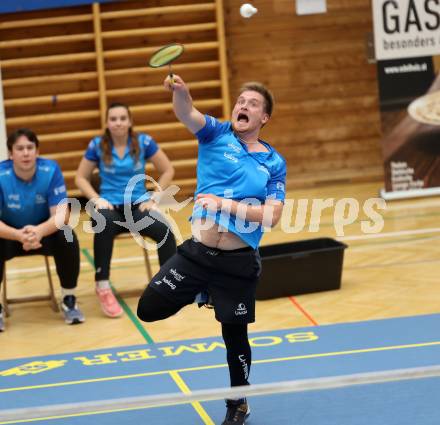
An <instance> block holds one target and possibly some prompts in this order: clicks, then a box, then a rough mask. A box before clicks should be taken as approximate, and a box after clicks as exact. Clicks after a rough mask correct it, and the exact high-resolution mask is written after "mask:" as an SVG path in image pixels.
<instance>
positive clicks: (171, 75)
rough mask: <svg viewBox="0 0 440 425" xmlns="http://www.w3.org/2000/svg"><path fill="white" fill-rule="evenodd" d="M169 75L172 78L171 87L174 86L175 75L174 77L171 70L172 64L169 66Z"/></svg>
mask: <svg viewBox="0 0 440 425" xmlns="http://www.w3.org/2000/svg"><path fill="white" fill-rule="evenodd" d="M168 75H169V76H170V83H171V85H173V84H174V75H173V71H172V69H171V63H170V64H168Z"/></svg>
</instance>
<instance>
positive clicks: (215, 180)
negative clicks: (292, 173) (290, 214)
mask: <svg viewBox="0 0 440 425" xmlns="http://www.w3.org/2000/svg"><path fill="white" fill-rule="evenodd" d="M205 119H206V124H205V126H204V127H203V128H202V129H200V130H199V131H198V132H197V133H196V136H197V139H198V140H199V156H198V162H197V189H196V195H197V194H199V193H211V194H213V195H217V196H220V197H222V198H230V199H233V200H235V201H243V200H246V202H247V203H249V204H251V203H253V204H255V205H259V204H260V205H261V204H264V202H265V201H266V199H278V200H280V201H284V198H285V181H286V161H285V160H284V158H283V157H282V156H281V155H280V154H279V153H278V152H277V151H276V150H275V149H274V148H273V147H272V146H270V145H269V144H268V143H266V142H264V141H261V140H260V142H261V143H263V144H264V146H266V148H267V149H268V152H248V149H247V145H246V144H245V143H244V142H242V141H241V140H240V138H239V137H238V136H237V135H236V134H235V133H234V131H233V129H232V123H231V122H229V121H227V122H224V123H221V122H220V121H218V120H217V119H215V118H213V117H211V116H209V115H205ZM200 217H209V218H211V219H213V220H214V221H215V222H216V223H217V224H219V225H221V226H223V227H225V228H227V229H228V230H229V231H230V232H232V233H234V234H236V235H238V236H239V237H240V238H241V239H242V240H243V241H244V242H246V243H247V244H248V245H250V246H251V247H253V248H257V247H258V245H259V243H260V240H261V237H262V235H263V227H262V226H261V224H259V225H257V224H256V223H249V222H248V221H247V220H242V219H240V218H238V217H236V216H234V215H232V214H228V213H227V212H222V211H217V212H216V213H215V212H210V211H206V210H204V209H203V208H202V207H201V206H199V205H197V204H196V205H195V207H194V210H193V214H192V218H200Z"/></svg>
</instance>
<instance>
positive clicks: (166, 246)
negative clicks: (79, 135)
mask: <svg viewBox="0 0 440 425" xmlns="http://www.w3.org/2000/svg"><path fill="white" fill-rule="evenodd" d="M147 160H148V161H150V162H151V163H152V164H153V166H154V167H155V168H156V170H157V171H158V172H159V179H158V182H157V183H158V185H159V187H160V188H161V190H163V189H165V188H166V187H167V186H168V185H169V184H170V182H171V180H172V178H173V176H174V169H173V166H172V164H171V162H170V160H169V159H168V157H167V156H166V154H165V153H164V152H163V151H162V150H161V149H159V147H158V146H157V144H156V142H155V141H154V140H153V139H152V138H151V137H150V136H149V135H147V134H143V133H135V132H134V131H133V128H132V117H131V113H130V110H129V107H128V106H127V105H125V104H123V103H113V104H111V105H110V106H109V107H108V109H107V127H106V129H105V132H104V134H103V135H102V136H98V137H95V138H94V139H93V140H92V141H91V142H90V143H89V146H88V148H87V150H86V153H85V155H84V157H83V159H82V160H81V163H80V164H79V167H78V171H77V175H76V179H75V182H76V185H77V186H78V188H79V189H80V190H81V191H82V193H83V194H84V196H86V197H87V198H88V199H91V200H93V202H94V204H95V209H96V210H97V213H99V214H100V215H101V217H100V221H101V220H102V217H103V218H104V219H105V226H95V228H96V230H95V235H94V241H93V249H94V257H95V269H96V272H95V281H96V294H97V295H98V298H99V301H100V303H101V307H102V310H103V312H104V313H105V314H106V315H107V316H109V317H118V316H120V315H121V314H122V308H121V306H120V305H119V303H118V301H117V300H116V298H115V296H114V294H113V292H112V290H111V288H110V284H109V277H110V261H111V257H112V252H113V241H114V238H115V236H116V235H118V234H119V233H123V232H127V228H126V227H123V226H121V225H119V224H118V223H117V222H122V223H124V222H125V223H127V224H129V223H132V224H133V225H134V224H135V223H137V222H139V221H141V220H143V219H144V220H143V221H144V222H146V223H148V224H147V226H146V227H145V228H143V229H140V230H139V229H137V230H136V231H138V232H139V233H140V234H141V235H142V236H147V237H150V238H152V239H153V240H154V241H155V242H157V244H158V255H159V263H160V264H161V265H162V264H164V263H165V261H166V260H167V259H168V258H170V257H171V256H172V255H173V254H174V253H175V251H176V242H175V238H174V235H173V233H172V230H171V228H170V226H169V225H168V224H167V222H166V220H165V219H164V218H163V216H161V214H160V212H159V209H158V207H157V205H156V202H155V199H157V197H156V196H155V195H156V194H155V193H149V192H148V191H147V190H146V188H145V183H146V182H145V166H146V161H147ZM96 168H97V169H98V171H99V177H100V187H99V193H98V191H97V190H95V188H94V187H93V185H92V174H93V171H94V170H95V169H96ZM127 211H128V212H129V213H130V215H131V217H130V218H128V217H126V213H127ZM94 224H97V223H96V222H95V223H94ZM102 227H104V228H103V229H102Z"/></svg>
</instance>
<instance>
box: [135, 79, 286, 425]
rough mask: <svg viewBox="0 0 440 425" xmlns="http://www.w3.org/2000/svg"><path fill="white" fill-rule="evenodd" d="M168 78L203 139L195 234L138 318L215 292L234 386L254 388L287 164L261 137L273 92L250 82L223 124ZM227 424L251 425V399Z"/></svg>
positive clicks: (234, 405)
mask: <svg viewBox="0 0 440 425" xmlns="http://www.w3.org/2000/svg"><path fill="white" fill-rule="evenodd" d="M172 78H173V79H172V80H171V79H170V77H167V78H166V79H165V82H164V85H165V87H166V88H167V89H168V90H170V91H171V92H172V93H173V105H174V112H175V114H176V116H177V118H178V119H179V120H180V121H181V122H182V123H183V124H185V125H186V127H187V128H188V129H189V130H190V131H191V132H192V133H193V134H195V135H196V137H197V139H198V141H199V154H198V164H197V190H196V202H195V206H194V210H193V214H192V217H191V223H192V235H193V236H192V238H191V239H189V240H187V241H185V242H184V243H183V244H182V245H180V246H179V247H178V251H177V253H176V254H175V255H174V256H173V257H171V258H170V259H169V260H168V261H167V262H166V263H165V264H164V265H163V266H162V267H161V269H160V271H159V272H158V274H157V275H156V276H154V277H153V279H152V281H151V282H150V284H149V285H148V287H147V288H146V289H145V292H144V293H143V295H142V297H141V298H140V300H139V305H138V316H139V318H140V319H141V320H144V321H146V322H152V321H156V320H162V319H165V318H167V317H169V316H171V315H173V314H175V313H176V312H178V311H179V310H180V309H181V308H182V307H184V306H185V305H187V304H190V303H192V302H194V299H195V297H196V295H197V294H198V293H200V292H204V291H206V292H208V293H209V295H210V297H211V299H212V302H213V305H214V308H215V317H216V319H217V320H218V321H219V322H220V323H221V326H222V335H223V339H224V341H225V345H226V351H227V361H228V366H229V374H230V381H231V386H240V385H248V384H249V382H248V378H249V371H250V367H251V348H250V345H249V341H248V334H247V332H248V331H247V327H248V323H252V322H254V321H255V289H256V285H257V282H258V277H259V275H260V271H261V262H260V257H259V254H258V245H259V242H260V239H261V237H262V234H263V225H264V226H274V225H275V224H276V223H277V222H278V220H279V219H280V217H281V212H282V208H283V201H284V197H285V178H286V164H285V161H284V159H283V158H282V157H281V156H280V155H279V154H278V152H276V150H275V149H274V148H273V147H271V146H270V145H269V144H268V143H267V142H265V141H263V140H261V139H260V138H259V134H260V130H261V128H262V127H263V126H264V125H265V124H266V123H267V122H268V121H269V119H270V116H271V114H272V108H273V97H272V95H271V93H270V92H269V91H268V90H267V89H266V88H265V87H264V86H263V85H262V84H259V83H247V84H245V85H244V86H243V87H242V88H241V90H240V93H239V97H238V99H237V101H236V104H235V106H234V109H233V111H232V118H231V121H227V122H223V123H221V122H220V121H218V120H217V119H215V118H214V117H211V116H209V115H203V114H202V113H201V112H200V111H198V110H197V109H195V108H194V106H193V102H192V98H191V95H190V93H189V90H188V87H187V85H186V84H185V82H184V81H183V80H182V78H181V77H180V76H178V75H174V76H173V77H172ZM226 406H227V412H226V417H225V420H224V422H223V425H230V424H231V425H237V424H244V423H245V420H246V418H247V417H248V416H249V413H250V409H249V405H248V403H247V400H246V398H244V397H243V398H240V399H237V400H226Z"/></svg>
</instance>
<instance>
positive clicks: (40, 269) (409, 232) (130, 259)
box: [8, 227, 440, 276]
mask: <svg viewBox="0 0 440 425" xmlns="http://www.w3.org/2000/svg"><path fill="white" fill-rule="evenodd" d="M424 233H440V227H434V228H431V229H417V230H401V231H398V232H386V233H373V234H367V235H354V236H342V237H338V238H337V239H338V240H339V241H342V242H344V241H357V240H368V239H379V238H389V237H399V236H409V235H420V234H424ZM150 258H151V259H157V258H158V256H157V255H151V256H150ZM141 260H142V261H143V260H144V258H143V257H141V256H138V257H126V258H116V259H114V260H112V264H121V263H133V262H136V261H141ZM80 267H81V268H83V267H91V265H90V264H89V263H85V262H84V263H83V262H82V263H81V264H80ZM50 269H51V270H55V267H54V266H51V267H50ZM45 270H46V268H45V267H31V268H26V269H9V270H8V276H10V275H11V276H12V275H17V274H25V273H35V272H43V271H45Z"/></svg>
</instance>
